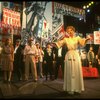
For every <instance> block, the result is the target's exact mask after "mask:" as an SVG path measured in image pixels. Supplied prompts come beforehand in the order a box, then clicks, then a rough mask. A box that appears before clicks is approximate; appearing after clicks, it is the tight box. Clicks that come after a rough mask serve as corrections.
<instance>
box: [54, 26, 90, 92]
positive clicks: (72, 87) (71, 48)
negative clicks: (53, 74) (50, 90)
mask: <svg viewBox="0 0 100 100" xmlns="http://www.w3.org/2000/svg"><path fill="white" fill-rule="evenodd" d="M66 32H67V33H68V34H69V38H64V39H62V40H60V41H58V42H55V43H53V44H54V46H57V48H60V47H61V46H63V45H64V44H65V45H66V46H67V47H68V52H67V53H66V55H65V64H64V85H63V89H64V91H65V92H67V93H68V94H74V93H81V92H82V91H84V82H83V74H82V65H81V58H80V56H79V53H78V50H77V48H78V46H79V45H80V46H85V44H86V42H87V41H88V40H89V39H90V37H88V38H83V39H82V38H81V37H79V36H75V28H74V27H73V26H68V27H67V28H66ZM55 44H56V45H55Z"/></svg>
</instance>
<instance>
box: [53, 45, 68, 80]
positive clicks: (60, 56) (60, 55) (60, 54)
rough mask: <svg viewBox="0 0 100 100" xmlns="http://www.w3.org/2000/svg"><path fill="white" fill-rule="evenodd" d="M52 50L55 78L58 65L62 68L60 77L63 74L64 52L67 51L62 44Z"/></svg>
mask: <svg viewBox="0 0 100 100" xmlns="http://www.w3.org/2000/svg"><path fill="white" fill-rule="evenodd" d="M54 52H55V61H56V66H55V79H57V78H58V72H59V68H60V66H61V69H62V77H63V76H64V60H65V54H66V52H67V47H66V46H65V45H64V46H63V47H61V48H59V49H57V48H54Z"/></svg>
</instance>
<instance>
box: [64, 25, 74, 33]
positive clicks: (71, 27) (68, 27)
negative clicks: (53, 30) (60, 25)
mask: <svg viewBox="0 0 100 100" xmlns="http://www.w3.org/2000/svg"><path fill="white" fill-rule="evenodd" d="M68 29H72V30H73V31H74V32H75V27H73V26H67V28H66V30H68Z"/></svg>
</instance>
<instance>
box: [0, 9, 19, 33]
mask: <svg viewBox="0 0 100 100" xmlns="http://www.w3.org/2000/svg"><path fill="white" fill-rule="evenodd" d="M2 15H3V16H2V20H1V22H0V33H3V34H19V33H20V30H21V22H20V13H19V12H15V11H13V10H9V9H8V8H3V13H2Z"/></svg>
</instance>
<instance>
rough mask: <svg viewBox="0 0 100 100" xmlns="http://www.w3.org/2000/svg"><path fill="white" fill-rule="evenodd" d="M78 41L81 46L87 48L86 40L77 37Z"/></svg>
mask: <svg viewBox="0 0 100 100" xmlns="http://www.w3.org/2000/svg"><path fill="white" fill-rule="evenodd" d="M77 39H78V43H79V44H80V45H81V46H85V45H86V39H85V38H81V37H79V36H78V37H77Z"/></svg>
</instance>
